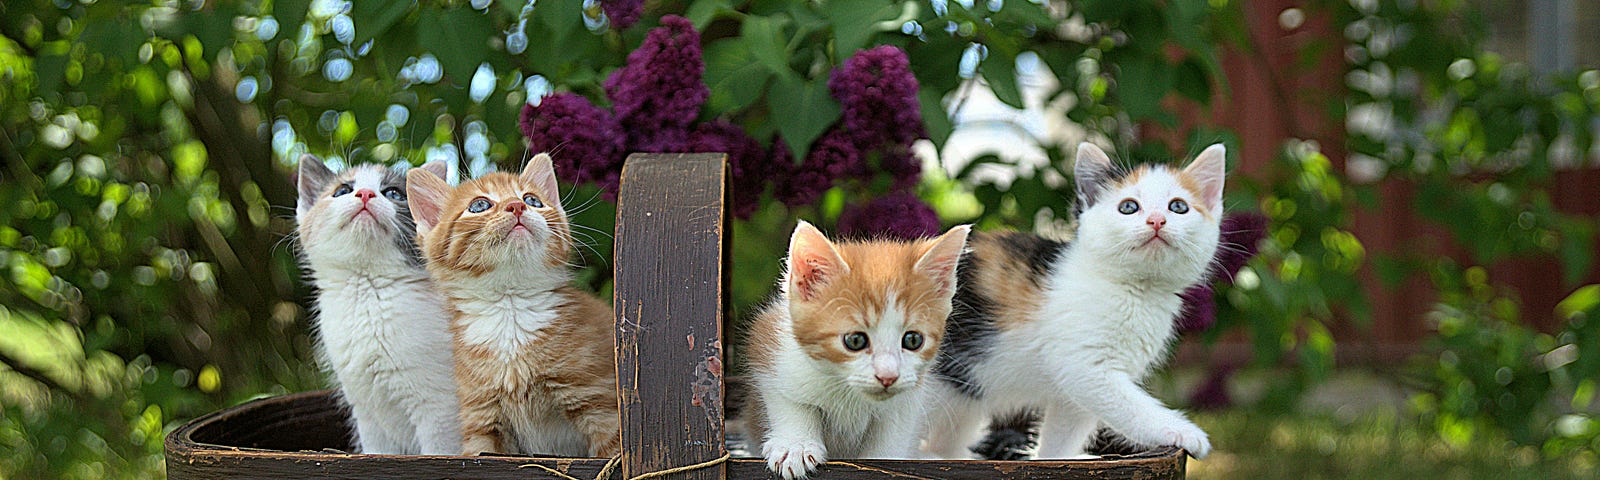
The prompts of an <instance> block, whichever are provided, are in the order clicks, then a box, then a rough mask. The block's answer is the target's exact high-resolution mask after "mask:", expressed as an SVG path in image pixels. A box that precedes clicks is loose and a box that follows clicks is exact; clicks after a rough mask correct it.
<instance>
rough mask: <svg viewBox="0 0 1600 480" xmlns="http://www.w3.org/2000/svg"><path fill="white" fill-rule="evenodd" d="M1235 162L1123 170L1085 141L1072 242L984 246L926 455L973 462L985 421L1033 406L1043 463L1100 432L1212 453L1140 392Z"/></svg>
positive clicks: (1213, 240) (966, 270)
mask: <svg viewBox="0 0 1600 480" xmlns="http://www.w3.org/2000/svg"><path fill="white" fill-rule="evenodd" d="M1225 157H1226V155H1225V151H1224V149H1223V147H1222V145H1213V146H1211V147H1210V148H1207V149H1206V150H1205V151H1203V152H1201V153H1200V155H1199V156H1198V157H1196V158H1195V160H1194V161H1193V162H1192V163H1190V165H1189V166H1188V167H1186V168H1183V169H1181V170H1179V169H1174V168H1169V167H1166V166H1162V165H1145V166H1140V167H1138V168H1135V169H1132V170H1123V169H1119V168H1117V167H1115V166H1114V165H1113V164H1112V163H1111V159H1110V158H1109V157H1107V156H1106V154H1105V152H1103V151H1101V150H1100V149H1099V148H1098V147H1095V146H1094V145H1091V144H1088V143H1085V144H1082V145H1080V146H1079V147H1078V156H1077V164H1076V166H1075V167H1074V173H1075V176H1076V177H1077V179H1076V181H1077V189H1078V205H1079V206H1080V207H1079V208H1080V209H1081V212H1082V213H1081V214H1080V215H1079V218H1078V224H1077V231H1076V233H1075V235H1074V240H1073V241H1072V242H1071V243H1062V242H1056V241H1051V240H1046V239H1042V238H1039V237H1036V236H1033V235H1027V234H1022V233H1016V232H1008V233H989V234H979V235H974V237H973V239H972V241H971V242H970V243H971V249H972V252H971V253H970V254H968V255H967V257H966V258H964V259H963V260H962V265H961V271H960V287H959V291H958V292H957V293H956V296H955V304H956V305H957V308H956V310H955V312H954V313H953V314H952V315H951V317H950V320H949V324H948V326H947V327H946V336H945V345H944V348H943V349H942V350H941V355H940V364H939V366H938V376H939V378H940V380H941V381H939V382H936V384H937V387H936V388H932V389H931V390H932V391H934V392H935V396H936V400H935V401H934V405H935V406H934V408H932V409H931V412H932V413H931V414H930V416H929V424H928V427H927V428H928V443H927V447H928V450H929V453H930V454H932V455H934V456H938V457H944V458H967V457H970V456H971V452H970V451H968V450H967V447H968V446H970V445H973V443H975V442H976V441H977V440H978V438H979V436H980V433H981V431H980V429H981V428H982V426H983V425H982V424H983V421H984V420H986V419H988V418H991V417H993V416H995V415H1000V414H1009V413H1012V412H1016V411H1018V410H1021V409H1029V408H1032V409H1036V410H1037V411H1041V412H1043V418H1042V419H1041V428H1040V433H1039V440H1038V445H1039V448H1038V454H1037V455H1036V456H1037V457H1038V458H1068V457H1074V456H1080V455H1082V454H1083V453H1084V448H1085V446H1086V444H1087V443H1088V441H1089V439H1090V437H1091V436H1092V435H1093V434H1094V433H1095V430H1096V428H1098V427H1099V426H1100V425H1101V424H1104V425H1105V426H1107V427H1109V428H1111V429H1112V430H1113V431H1115V432H1116V433H1118V434H1121V435H1122V436H1123V437H1126V438H1127V439H1129V440H1130V441H1133V442H1136V443H1139V444H1142V445H1146V446H1153V445H1176V446H1179V447H1183V448H1184V449H1187V450H1188V451H1189V453H1190V454H1191V455H1194V456H1195V457H1196V458H1200V457H1204V456H1205V455H1206V454H1207V453H1209V452H1210V451H1211V443H1210V441H1209V440H1208V439H1207V438H1206V434H1205V432H1203V431H1201V430H1200V428H1199V427H1196V426H1195V425H1194V424H1193V423H1191V422H1189V420H1188V419H1186V418H1184V416H1183V414H1182V413H1179V412H1177V411H1175V410H1172V409H1169V408H1167V407H1165V406H1163V405H1161V402H1160V401H1158V400H1156V399H1155V398H1154V397H1151V396H1150V394H1149V393H1146V392H1145V391H1144V389H1143V388H1142V387H1141V382H1143V381H1144V379H1145V377H1146V376H1147V375H1149V373H1150V371H1151V370H1152V369H1153V368H1154V367H1155V366H1156V365H1157V364H1158V363H1159V362H1161V361H1163V360H1164V359H1165V358H1166V356H1167V353H1168V350H1169V347H1170V345H1171V343H1172V341H1173V340H1174V338H1175V333H1176V332H1175V327H1174V322H1173V320H1174V318H1175V317H1176V316H1177V315H1178V312H1179V309H1180V307H1181V304H1182V301H1181V299H1180V298H1179V296H1178V294H1179V293H1180V292H1182V291H1183V290H1184V289H1185V288H1187V287H1189V286H1190V285H1193V284H1195V283H1196V282H1198V281H1200V280H1202V278H1203V276H1204V275H1205V273H1206V269H1207V266H1208V265H1209V264H1210V261H1211V258H1212V257H1213V255H1214V254H1215V252H1216V249H1217V245H1218V238H1219V233H1220V227H1219V222H1220V219H1221V217H1222V186H1223V180H1224V170H1225V166H1226V163H1225V162H1226V160H1225Z"/></svg>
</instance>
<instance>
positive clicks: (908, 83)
mask: <svg viewBox="0 0 1600 480" xmlns="http://www.w3.org/2000/svg"><path fill="white" fill-rule="evenodd" d="M917 89H918V86H917V77H916V76H914V75H912V74H911V62H910V60H908V59H907V58H906V52H905V51H904V50H901V49H900V48H899V47H895V46H891V45H882V46H877V47H873V48H870V49H866V50H861V51H859V52H856V54H855V55H853V56H851V57H850V59H849V60H845V62H844V65H842V66H840V67H839V68H837V69H834V71H833V74H832V75H831V76H829V78H828V90H829V91H830V92H832V93H833V98H834V99H835V100H838V101H839V106H840V109H841V113H842V117H843V118H842V119H841V122H842V125H843V126H844V129H845V130H846V131H849V132H851V133H852V134H853V135H856V136H857V140H858V143H857V144H858V145H860V146H861V147H862V148H864V149H870V148H876V147H878V146H880V145H882V144H884V143H889V144H893V145H901V146H910V145H911V143H912V142H914V141H916V140H917V139H919V138H923V137H926V136H927V133H926V130H925V128H924V127H923V125H922V105H921V103H920V102H919V101H918V100H917Z"/></svg>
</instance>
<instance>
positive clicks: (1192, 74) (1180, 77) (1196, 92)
mask: <svg viewBox="0 0 1600 480" xmlns="http://www.w3.org/2000/svg"><path fill="white" fill-rule="evenodd" d="M1175 75H1176V76H1175V77H1174V87H1176V88H1177V89H1178V93H1179V94H1182V95H1183V96H1185V97H1189V98H1191V99H1194V101H1196V102H1200V104H1201V105H1210V104H1211V76H1210V75H1208V74H1207V73H1206V67H1205V66H1204V65H1201V64H1200V61H1199V60H1198V59H1196V58H1195V57H1189V58H1188V59H1185V60H1184V61H1183V63H1180V64H1178V70H1177V72H1176V74H1175Z"/></svg>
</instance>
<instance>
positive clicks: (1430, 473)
mask: <svg viewBox="0 0 1600 480" xmlns="http://www.w3.org/2000/svg"><path fill="white" fill-rule="evenodd" d="M1191 418H1193V419H1194V421H1195V423H1198V424H1199V425H1200V427H1201V428H1204V429H1205V430H1206V432H1208V433H1209V434H1210V435H1211V442H1212V444H1213V445H1214V446H1215V447H1216V449H1215V450H1214V451H1213V452H1212V454H1211V455H1210V456H1209V457H1206V459H1205V460H1198V461H1197V460H1193V459H1190V460H1189V478H1192V479H1201V480H1207V479H1222V478H1229V479H1232V478H1263V479H1266V478H1283V479H1296V480H1301V479H1321V478H1327V479H1346V478H1349V479H1384V478H1393V479H1406V480H1419V479H1432V478H1449V479H1458V478H1459V479H1478V478H1484V479H1522V478H1526V479H1566V478H1573V479H1579V478H1581V479H1595V478H1600V470H1597V464H1600V461H1597V459H1596V457H1595V455H1594V454H1586V455H1581V456H1568V457H1564V458H1557V459H1543V458H1541V455H1540V453H1539V451H1538V449H1536V448H1533V447H1514V446H1511V445H1510V444H1509V443H1506V442H1504V441H1503V440H1501V439H1499V438H1488V437H1484V436H1480V437H1478V438H1476V439H1474V440H1473V441H1472V442H1471V443H1470V444H1469V445H1466V446H1464V447H1459V448H1458V447H1453V446H1450V445H1447V444H1446V443H1445V442H1444V441H1443V440H1441V439H1440V438H1439V437H1438V435H1436V434H1434V433H1433V432H1432V431H1429V430H1426V429H1422V428H1420V427H1418V426H1417V424H1416V423H1415V422H1414V421H1412V420H1406V419H1399V418H1396V416H1394V415H1384V414H1372V415H1368V416H1366V417H1363V418H1361V419H1359V420H1353V421H1343V420H1337V419H1335V418H1334V417H1333V416H1330V415H1312V416H1291V415H1286V414H1285V415H1269V414H1263V413H1260V412H1256V411H1249V410H1230V411H1222V412H1195V413H1192V414H1191Z"/></svg>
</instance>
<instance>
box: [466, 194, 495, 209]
mask: <svg viewBox="0 0 1600 480" xmlns="http://www.w3.org/2000/svg"><path fill="white" fill-rule="evenodd" d="M493 206H494V202H491V201H489V199H487V198H483V197H478V198H475V199H473V200H472V203H469V204H467V211H469V212H472V213H480V212H483V211H484V210H488V209H489V207H493Z"/></svg>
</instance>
